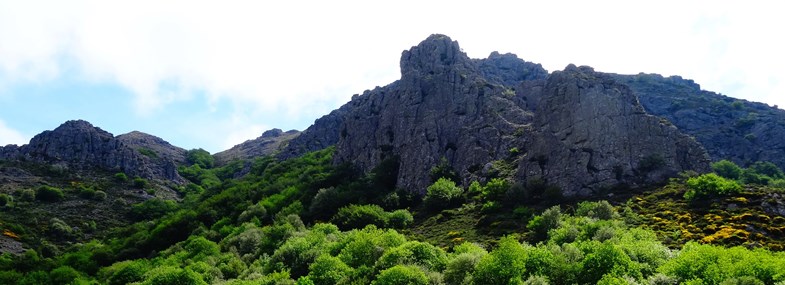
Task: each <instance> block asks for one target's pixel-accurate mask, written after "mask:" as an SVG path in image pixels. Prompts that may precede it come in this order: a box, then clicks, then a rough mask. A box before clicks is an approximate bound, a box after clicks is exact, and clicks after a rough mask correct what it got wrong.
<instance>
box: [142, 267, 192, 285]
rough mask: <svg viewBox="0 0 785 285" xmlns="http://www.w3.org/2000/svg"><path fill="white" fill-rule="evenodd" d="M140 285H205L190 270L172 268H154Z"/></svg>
mask: <svg viewBox="0 0 785 285" xmlns="http://www.w3.org/2000/svg"><path fill="white" fill-rule="evenodd" d="M145 277H146V278H145V280H144V282H142V283H141V284H142V285H201V284H207V282H204V280H202V276H200V275H199V274H198V273H196V272H193V271H192V270H188V269H182V268H177V267H172V266H162V267H157V268H154V269H153V270H151V271H149V272H148V273H147V274H146V276H145Z"/></svg>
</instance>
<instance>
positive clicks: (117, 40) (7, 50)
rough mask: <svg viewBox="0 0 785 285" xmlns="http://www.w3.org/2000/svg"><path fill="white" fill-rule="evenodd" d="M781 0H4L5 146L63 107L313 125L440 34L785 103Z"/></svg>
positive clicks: (150, 128)
mask: <svg viewBox="0 0 785 285" xmlns="http://www.w3.org/2000/svg"><path fill="white" fill-rule="evenodd" d="M781 12H782V9H780V4H778V3H777V2H776V1H667V0H666V1H646V2H643V1H473V2H462V1H409V0H398V1H338V0H336V1H231V0H230V1H177V0H172V1H79V0H77V1H35V0H32V1H30V0H26V1H12V0H0V146H2V145H6V144H18V145H21V144H25V143H27V142H28V141H29V139H30V138H32V137H33V136H34V135H36V134H38V133H40V132H42V131H44V130H51V129H54V128H56V127H57V126H59V125H60V124H61V123H63V122H65V121H67V120H73V119H83V120H87V121H89V122H91V123H92V124H93V125H95V126H97V127H100V128H102V129H104V130H106V131H109V132H111V133H112V134H114V135H120V134H123V133H127V132H130V131H134V130H138V131H142V132H146V133H149V134H153V135H156V136H159V137H161V138H163V139H165V140H167V141H169V142H170V143H172V144H174V145H176V146H180V147H183V148H186V149H192V148H204V149H206V150H208V151H210V152H211V153H215V152H219V151H222V150H225V149H228V148H230V147H231V146H233V145H235V144H238V143H241V142H243V141H245V140H248V139H253V138H256V137H258V136H260V135H261V134H262V132H263V131H265V130H267V129H271V128H280V129H283V130H289V129H298V130H303V129H305V128H307V127H308V126H309V125H311V124H312V123H313V121H314V120H315V119H317V118H319V117H321V116H322V115H325V114H327V113H329V112H330V111H331V110H333V109H336V108H337V107H339V106H341V105H343V104H345V103H346V102H348V101H349V100H350V98H351V96H352V95H353V94H359V93H362V92H363V91H364V90H367V89H373V88H374V87H376V86H384V85H387V84H389V83H391V82H393V81H395V80H397V79H399V78H400V70H399V60H400V56H401V52H402V51H403V50H407V49H409V48H411V47H412V46H414V45H417V44H418V43H419V42H421V41H422V40H424V39H425V38H426V37H428V35H430V34H434V33H440V34H445V35H448V36H450V37H451V38H452V39H453V40H456V41H458V42H459V44H460V45H461V48H462V49H463V50H464V51H465V52H466V53H467V54H468V55H469V56H470V57H472V58H485V57H487V56H488V55H489V54H490V53H491V52H493V51H499V52H501V53H506V52H511V53H515V54H517V55H518V57H520V58H522V59H524V60H527V61H532V62H536V63H541V64H542V65H543V67H545V68H546V69H547V70H548V71H556V70H561V69H563V68H564V67H565V66H567V65H568V64H571V63H573V64H576V65H589V66H592V67H594V68H595V70H597V71H603V72H613V73H623V74H637V73H640V72H645V73H659V74H662V75H665V76H669V75H680V76H682V77H684V78H688V79H693V80H695V82H696V83H698V84H700V85H701V87H702V89H705V90H710V91H715V92H718V93H721V94H724V95H728V96H732V97H736V98H742V99H747V100H751V101H758V102H764V103H767V104H770V105H779V106H785V72H782V68H783V66H785V55H783V51H785V43H783V42H785V41H783V40H782V39H781V36H780V34H781V28H782V27H785V17H782V16H781Z"/></svg>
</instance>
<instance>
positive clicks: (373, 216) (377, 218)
mask: <svg viewBox="0 0 785 285" xmlns="http://www.w3.org/2000/svg"><path fill="white" fill-rule="evenodd" d="M332 222H333V223H334V224H336V225H338V227H340V228H341V229H343V230H350V229H360V228H363V227H365V226H367V225H375V226H377V227H385V226H386V225H387V212H385V211H384V209H382V207H380V206H378V205H373V204H371V205H349V206H346V207H343V208H340V209H338V213H337V214H335V216H333V218H332Z"/></svg>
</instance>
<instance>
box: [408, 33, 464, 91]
mask: <svg viewBox="0 0 785 285" xmlns="http://www.w3.org/2000/svg"><path fill="white" fill-rule="evenodd" d="M456 66H458V67H461V68H475V67H474V64H473V63H472V61H471V60H470V59H469V57H468V56H467V55H466V53H464V52H463V51H461V48H460V46H458V42H456V41H453V40H452V39H450V37H448V36H445V35H439V34H434V35H431V36H429V37H428V38H427V39H425V40H424V41H422V42H421V43H420V44H419V45H417V46H414V47H412V48H411V49H410V50H407V51H404V52H403V53H402V56H401V79H404V80H405V79H408V78H412V77H415V78H419V77H421V76H427V75H433V74H442V73H445V70H447V69H451V68H454V67H456Z"/></svg>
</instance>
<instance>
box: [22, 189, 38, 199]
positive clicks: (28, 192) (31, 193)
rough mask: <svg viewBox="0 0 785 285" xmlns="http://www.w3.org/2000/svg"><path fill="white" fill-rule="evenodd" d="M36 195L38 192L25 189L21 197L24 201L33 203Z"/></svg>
mask: <svg viewBox="0 0 785 285" xmlns="http://www.w3.org/2000/svg"><path fill="white" fill-rule="evenodd" d="M35 193H36V191H35V190H33V189H24V190H22V193H21V194H20V195H19V196H20V199H21V200H22V201H26V202H32V201H35Z"/></svg>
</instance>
